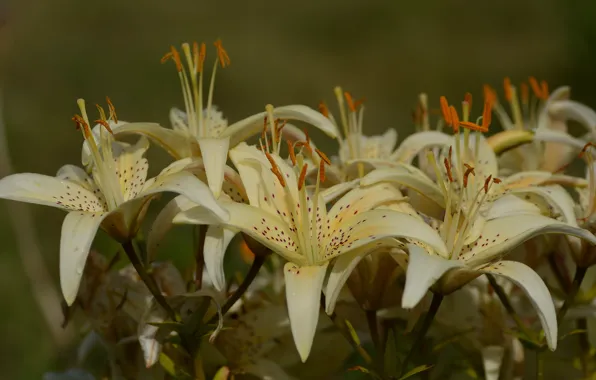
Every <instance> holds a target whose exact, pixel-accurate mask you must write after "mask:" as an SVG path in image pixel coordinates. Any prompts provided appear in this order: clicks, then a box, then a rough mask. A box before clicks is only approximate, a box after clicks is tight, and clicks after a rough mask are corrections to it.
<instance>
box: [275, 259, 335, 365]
mask: <svg viewBox="0 0 596 380" xmlns="http://www.w3.org/2000/svg"><path fill="white" fill-rule="evenodd" d="M327 265H328V264H327V263H325V264H324V265H320V266H303V267H300V266H298V265H296V264H294V263H286V265H284V279H285V282H286V300H287V303H288V314H289V316H290V327H291V329H292V336H293V337H294V343H295V344H296V348H297V349H298V354H299V355H300V358H301V359H302V362H305V361H306V359H308V355H309V354H310V349H311V347H312V342H313V339H314V336H315V331H316V329H317V322H318V321H319V307H320V299H321V289H322V288H323V280H324V279H325V272H326V270H327Z"/></svg>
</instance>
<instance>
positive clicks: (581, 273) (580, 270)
mask: <svg viewBox="0 0 596 380" xmlns="http://www.w3.org/2000/svg"><path fill="white" fill-rule="evenodd" d="M587 270H588V268H585V267H577V268H576V269H575V275H574V276H573V282H572V283H571V288H570V289H569V292H568V293H567V297H566V298H565V302H564V303H563V306H561V309H559V312H558V313H557V320H558V321H559V324H561V323H562V322H563V318H564V317H565V314H567V311H568V310H569V308H570V307H571V305H573V301H574V300H575V296H576V295H577V292H578V291H579V287H580V286H581V284H582V281H583V280H584V277H585V276H586V271H587Z"/></svg>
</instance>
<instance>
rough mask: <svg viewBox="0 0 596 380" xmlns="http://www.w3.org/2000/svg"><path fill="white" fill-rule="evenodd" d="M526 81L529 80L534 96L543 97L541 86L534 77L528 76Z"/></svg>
mask: <svg viewBox="0 0 596 380" xmlns="http://www.w3.org/2000/svg"><path fill="white" fill-rule="evenodd" d="M528 81H529V82H530V87H532V91H533V92H534V96H536V97H537V98H538V99H543V94H542V88H541V87H540V85H539V84H538V81H537V80H536V78H534V77H530V78H529V79H528Z"/></svg>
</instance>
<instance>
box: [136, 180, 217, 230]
mask: <svg viewBox="0 0 596 380" xmlns="http://www.w3.org/2000/svg"><path fill="white" fill-rule="evenodd" d="M165 191H171V192H174V193H178V194H181V195H184V196H186V197H187V198H188V199H190V200H191V201H193V202H195V203H196V204H197V205H201V206H203V207H205V208H207V209H209V210H211V212H213V213H214V214H215V215H217V217H218V218H220V219H221V220H226V219H228V214H227V212H226V211H225V210H224V209H223V208H221V206H220V205H219V204H218V203H217V201H216V199H215V197H214V196H213V193H212V192H211V190H210V189H209V187H208V186H207V185H205V184H204V183H203V182H202V181H201V180H199V179H198V178H197V177H195V176H194V175H192V174H191V173H189V172H185V171H181V172H177V173H173V174H169V175H165V176H158V177H155V178H153V179H152V180H150V181H147V183H146V184H145V188H144V189H143V191H142V192H141V194H140V196H146V195H151V194H157V193H162V192H165Z"/></svg>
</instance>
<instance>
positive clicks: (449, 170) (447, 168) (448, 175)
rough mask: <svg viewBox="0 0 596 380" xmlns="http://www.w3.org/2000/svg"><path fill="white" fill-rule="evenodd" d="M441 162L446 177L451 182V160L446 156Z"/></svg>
mask: <svg viewBox="0 0 596 380" xmlns="http://www.w3.org/2000/svg"><path fill="white" fill-rule="evenodd" d="M443 164H444V165H445V170H446V171H447V178H449V182H453V175H452V173H451V160H448V159H447V157H445V159H444V160H443Z"/></svg>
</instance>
